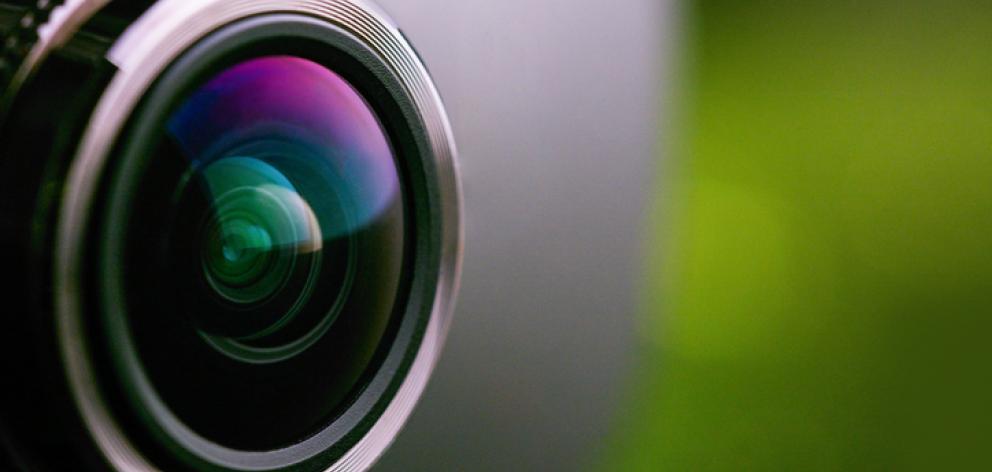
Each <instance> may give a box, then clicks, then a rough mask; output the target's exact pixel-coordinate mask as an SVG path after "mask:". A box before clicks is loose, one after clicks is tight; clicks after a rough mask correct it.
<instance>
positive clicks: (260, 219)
mask: <svg viewBox="0 0 992 472" xmlns="http://www.w3.org/2000/svg"><path fill="white" fill-rule="evenodd" d="M79 3H80V4H88V3H92V4H96V3H102V2H79ZM92 4H90V5H89V6H88V7H79V8H77V9H76V10H72V11H69V12H66V13H65V14H64V16H65V17H68V19H64V20H63V21H65V22H68V23H73V24H81V23H83V21H84V18H73V17H72V15H73V14H78V15H82V16H84V17H85V16H86V15H89V14H92V12H93V11H95V8H94V5H92ZM280 54H281V55H287V54H288V55H292V56H294V57H304V58H307V59H308V60H312V61H314V63H319V64H323V65H324V66H327V67H328V68H329V69H330V70H332V71H334V72H336V73H340V74H341V75H342V77H344V79H346V80H348V81H349V82H350V83H351V85H353V86H354V87H355V89H356V90H357V92H358V93H360V94H361V95H362V97H363V98H364V99H365V100H366V101H367V102H368V103H369V104H370V106H371V107H372V108H373V109H374V112H375V113H377V114H378V116H379V119H380V120H381V124H382V126H383V128H384V130H385V132H386V133H387V134H388V138H389V140H390V141H391V146H392V148H393V150H394V152H395V159H396V161H397V164H398V166H399V169H400V173H401V178H402V181H403V188H404V189H405V195H406V201H407V203H406V204H405V205H406V207H405V208H407V210H405V211H406V212H407V215H408V218H407V219H408V220H409V222H408V224H407V227H408V228H411V230H410V231H411V233H410V239H409V243H408V245H407V250H406V253H407V254H408V256H405V257H406V259H405V260H406V261H407V262H404V267H407V268H408V269H407V272H405V273H406V274H407V275H404V276H403V279H402V280H404V282H403V283H402V284H401V285H400V287H401V288H400V290H401V292H403V293H401V294H400V296H399V297H398V298H397V302H396V303H397V305H396V307H395V309H394V310H393V313H394V314H393V315H391V318H390V320H391V321H389V326H391V328H388V330H387V332H388V333H389V334H388V335H384V337H383V338H382V339H383V341H382V343H381V344H380V345H379V346H378V347H376V354H375V355H374V356H373V357H372V358H371V359H374V361H370V362H371V363H370V364H369V367H367V368H364V369H363V370H362V372H363V373H362V375H361V379H362V380H361V381H360V382H359V383H358V384H356V385H355V386H354V388H352V390H350V393H349V395H348V397H347V400H346V401H343V402H342V403H340V406H339V407H337V409H335V410H334V412H333V414H331V415H330V416H327V418H326V419H320V418H315V421H316V422H317V423H318V424H317V425H316V427H315V428H314V429H313V431H312V432H311V433H308V434H306V435H304V436H300V437H296V438H293V440H291V441H286V442H285V444H282V445H280V446H277V447H269V446H265V447H262V446H260V445H259V446H257V447H256V446H253V445H252V444H251V443H248V444H239V443H237V442H236V441H233V440H232V441H230V442H228V441H226V440H223V436H222V435H220V436H212V435H210V434H206V433H204V432H203V431H201V430H198V429H196V428H195V427H191V426H190V424H189V419H188V418H183V417H181V415H178V414H177V412H176V408H175V407H174V405H171V404H170V403H169V402H168V401H166V399H163V396H162V394H161V392H160V391H159V390H160V389H158V388H156V385H155V383H154V381H151V380H149V375H148V372H146V370H147V369H146V367H147V366H146V365H145V363H143V362H142V361H141V356H140V355H139V354H136V353H139V351H140V346H136V345H135V344H136V343H135V339H137V338H136V337H135V335H134V333H133V323H132V322H129V321H127V316H125V313H124V312H125V311H126V310H127V307H126V306H123V305H122V306H116V305H117V304H115V303H114V302H115V301H116V300H121V299H125V298H127V297H128V296H130V295H129V294H128V293H127V285H126V284H122V283H120V284H118V283H114V282H112V281H113V280H117V279H123V278H124V277H123V276H122V274H120V273H119V271H120V268H119V267H118V265H117V264H116V261H117V259H114V257H117V256H116V254H120V253H124V252H126V250H125V248H124V246H123V243H122V242H120V240H119V238H118V237H117V236H116V233H115V231H117V229H115V228H117V227H118V226H121V225H124V224H125V223H126V222H127V219H126V218H124V216H125V215H127V214H128V213H127V212H128V211H129V210H128V209H129V208H131V206H133V205H138V204H139V203H137V202H138V201H139V200H141V198H142V195H141V193H140V192H141V189H140V188H136V187H137V186H136V185H135V184H134V182H135V180H134V179H133V178H132V177H133V176H135V175H138V172H139V169H141V168H142V165H145V164H142V163H143V162H145V161H142V160H141V159H145V160H147V158H140V157H134V156H138V155H139V154H140V151H142V150H146V148H147V146H148V143H149V142H150V137H151V136H152V133H153V130H154V129H156V128H160V127H161V126H160V123H157V122H154V120H160V121H161V120H162V119H164V117H167V116H168V113H169V110H174V109H175V106H176V103H177V101H180V100H181V97H183V96H185V95H187V94H188V93H190V90H193V89H195V88H196V87H197V86H199V85H202V84H203V83H204V80H206V79H207V78H209V77H210V76H212V75H213V74H216V73H218V71H220V70H224V69H225V68H228V67H231V66H232V65H236V64H238V63H241V62H243V61H245V60H251V59H252V58H257V57H271V56H274V55H280ZM108 59H109V60H110V61H111V62H112V63H113V64H114V65H115V66H116V67H117V72H116V73H115V75H114V76H113V78H112V79H111V80H110V83H109V86H108V87H107V88H106V90H105V91H104V93H103V95H102V97H101V98H100V100H99V102H98V104H97V106H96V108H95V111H94V113H93V114H92V116H91V119H90V125H89V126H88V128H87V129H86V131H85V132H84V135H83V139H82V141H81V143H82V144H81V146H80V147H79V150H78V153H77V155H76V157H75V159H74V160H73V162H72V164H71V167H70V169H69V174H68V178H67V181H66V184H65V188H64V193H63V198H62V202H61V208H60V210H59V214H58V225H57V228H56V255H55V258H54V277H55V283H54V286H55V309H56V329H57V335H58V340H59V346H60V351H61V355H62V361H63V364H64V366H65V369H66V374H67V377H68V382H69V387H70V390H71V394H72V396H73V398H74V400H75V402H76V404H77V407H78V409H79V410H80V412H81V414H82V419H83V422H84V423H85V427H86V429H87V430H88V432H89V433H90V435H91V436H92V438H93V440H94V441H95V443H96V444H97V446H98V447H99V449H100V452H101V453H102V455H103V456H104V458H105V459H106V460H107V461H108V462H109V463H110V464H111V465H112V466H113V467H114V468H116V469H118V470H157V469H161V468H170V467H176V468H191V469H210V470H217V469H219V470H284V469H288V468H293V469H294V470H341V471H347V470H364V469H366V468H367V467H369V466H370V465H371V464H372V463H373V462H374V461H375V460H376V459H377V458H378V457H379V455H380V454H381V453H382V452H383V451H384V449H385V448H386V447H387V446H388V445H389V443H390V442H391V441H392V439H393V437H394V436H395V435H396V433H397V432H398V430H399V429H400V427H401V426H402V424H403V423H404V421H405V420H406V418H407V417H408V415H409V414H410V412H411V410H412V408H413V406H414V404H415V402H416V400H417V398H418V397H419V396H420V394H421V392H422V391H423V389H424V386H425V384H426V382H427V379H428V377H429V375H430V372H431V370H432V368H433V365H434V363H435V362H436V360H437V357H438V354H439V352H440V348H441V345H442V343H443V339H444V336H445V333H446V331H447V327H448V325H449V323H450V317H451V310H452V304H453V297H454V293H455V292H456V289H457V281H458V274H459V270H460V257H461V244H462V234H461V232H462V229H461V222H460V190H459V186H458V180H457V172H456V168H455V167H456V165H455V148H454V143H453V139H452V133H451V129H450V125H449V124H448V121H447V118H446V116H445V113H444V110H443V107H442V104H441V101H440V98H439V96H438V93H437V91H436V90H435V88H434V85H433V83H432V81H431V79H430V77H429V75H428V73H427V71H426V69H425V68H424V66H423V64H422V63H421V62H420V60H419V58H418V57H417V55H416V54H415V52H414V51H413V49H412V47H411V46H410V45H409V44H408V43H407V41H406V40H405V38H404V37H403V35H402V34H401V33H400V32H399V30H398V29H397V28H396V27H395V25H393V24H392V23H391V21H390V20H388V19H387V18H386V16H385V15H383V13H382V12H381V11H379V10H378V9H377V8H376V7H374V6H372V5H370V4H368V3H366V2H361V1H357V0H321V1H317V0H309V1H306V0H267V1H263V0H201V1H197V2H189V1H186V0H162V1H159V2H157V3H156V4H155V5H154V6H153V7H152V8H151V9H149V10H148V11H147V12H146V13H145V14H144V15H143V16H141V17H140V18H139V19H138V20H137V21H136V22H135V23H134V24H132V25H131V26H130V27H129V28H128V30H126V31H125V32H124V34H123V35H122V36H121V37H120V38H119V39H118V41H117V42H116V43H115V44H114V46H113V47H112V49H111V50H110V52H109V54H108ZM287 86H291V85H290V84H287ZM217 162H218V163H222V162H225V161H223V160H221V161H217ZM227 162H232V163H233V164H231V165H235V166H236V165H254V164H251V163H248V164H245V161H237V160H231V161H227ZM218 165H220V164H218ZM225 172H227V173H228V174H230V173H231V172H236V171H232V170H229V169H227V170H225ZM268 192H269V193H266V190H258V189H255V190H252V189H246V188H240V187H239V188H231V189H228V190H226V191H225V192H223V194H222V195H219V201H220V202H221V204H222V207H221V208H222V209H223V214H222V215H220V216H217V215H213V216H209V217H204V218H201V219H200V220H197V221H199V223H200V224H202V228H203V230H202V234H203V240H204V241H207V243H205V247H206V249H204V250H203V251H200V252H198V253H196V258H195V260H196V261H197V263H198V264H199V265H198V269H199V270H200V272H201V273H202V274H203V275H204V280H205V281H206V284H207V286H209V287H211V289H212V290H214V291H215V292H216V293H217V294H219V295H220V296H221V297H219V298H223V299H224V300H225V303H228V304H230V305H245V304H252V303H256V304H263V303H269V302H270V300H274V298H273V297H274V296H275V295H273V294H276V293H279V292H280V290H283V289H284V288H285V287H288V286H292V284H293V283H294V282H293V280H292V277H294V275H293V274H295V273H299V274H302V275H299V278H300V280H301V281H302V282H300V285H299V287H300V288H299V289H298V290H297V291H295V292H293V293H291V294H290V295H288V296H287V297H288V298H286V300H287V301H286V302H285V303H286V306H287V307H289V308H285V310H284V311H282V312H279V313H280V316H276V317H272V318H259V319H257V320H256V321H253V322H252V323H254V324H251V325H246V326H248V327H247V328H245V330H244V331H232V330H226V329H225V326H226V324H227V323H228V321H229V320H224V319H219V320H202V323H203V325H202V327H203V329H202V330H201V334H200V335H201V336H202V337H203V339H204V340H205V341H206V342H205V344H207V345H211V346H212V347H213V348H214V349H216V350H217V351H221V352H223V353H224V355H226V356H228V357H230V358H232V359H237V358H241V359H242V360H245V361H246V364H248V365H249V367H245V368H246V369H247V368H254V367H250V366H251V365H258V366H262V367H259V368H265V366H267V365H272V364H274V363H280V362H284V361H286V359H289V358H295V357H300V356H302V355H303V354H301V353H302V352H304V351H306V349H308V348H309V347H310V346H311V345H315V343H317V342H318V341H319V339H320V338H321V337H322V336H325V333H327V332H328V330H329V329H331V328H330V326H332V325H334V324H335V323H336V322H335V319H334V316H328V317H325V318H315V319H313V320H306V319H301V320H297V319H295V318H294V316H295V314H296V311H294V310H296V308H294V307H297V305H298V303H297V300H299V299H303V298H306V296H307V294H309V293H310V292H319V291H321V290H322V289H326V287H321V286H307V283H308V281H309V280H311V278H312V277H311V275H312V273H313V271H312V270H311V269H310V268H311V267H314V265H315V264H321V263H322V262H321V261H319V260H317V261H306V260H301V259H298V258H292V257H288V256H286V257H284V256H283V255H281V254H280V253H279V252H277V251H274V250H272V251H268V250H269V249H270V248H271V247H275V242H276V241H279V240H280V239H287V238H288V239H300V240H302V241H305V244H320V243H319V242H314V241H316V240H320V239H321V238H323V237H325V236H326V234H324V233H323V232H322V230H321V228H320V226H319V225H318V223H316V220H308V219H307V218H308V217H307V214H306V213H305V212H301V211H299V210H298V209H296V208H295V207H293V206H292V204H287V203H286V202H287V201H288V200H286V199H285V198H284V197H282V196H280V195H278V194H274V193H272V192H271V191H268ZM246 202H247V203H246ZM249 207H250V209H249V210H246V208H249ZM259 209H264V210H265V213H264V214H262V213H259V211H261V210H259ZM350 218H352V219H355V216H354V215H352V216H351V217H350ZM193 220H196V219H195V218H191V219H190V221H193ZM294 221H312V223H311V224H310V226H309V227H307V226H306V225H303V226H299V227H294V226H292V224H291V223H292V222H294ZM114 222H117V223H116V224H114ZM108 223H109V224H108ZM107 228H111V229H107ZM349 244H350V243H349ZM315 247H316V246H314V247H311V248H310V250H315V249H314V248H315ZM348 247H351V246H348ZM359 250H360V249H354V248H352V249H343V251H344V252H342V254H352V255H353V254H354V251H359ZM266 251H268V252H266ZM349 251H351V252H349ZM93 254H106V256H99V255H98V256H94V255H93ZM191 257H192V256H191ZM349 257H350V256H349ZM191 260H193V259H191ZM349 260H351V259H349ZM359 266H361V264H359ZM342 267H345V269H342V270H344V272H343V274H345V275H343V276H342V280H345V281H348V280H350V279H348V277H354V276H353V275H348V274H350V273H351V272H349V271H352V269H348V268H347V267H350V266H347V265H344V266H342ZM273 268H274V269H273ZM308 271H309V272H308ZM270 273H271V274H273V275H272V276H271V277H270V278H266V276H267V274H270ZM308 274H311V275H308ZM94 277H97V278H99V279H100V280H106V281H108V282H107V283H106V286H107V287H105V288H101V289H100V290H97V291H96V292H98V293H97V294H94V290H92V285H91V284H89V283H88V282H87V281H92V280H93V279H94ZM353 283H360V282H354V281H348V282H347V284H353ZM341 286H342V287H344V288H342V289H341V290H345V291H347V290H351V288H349V287H352V286H351V285H346V284H345V282H342V285H341ZM356 286H357V285H356ZM342 297H343V296H342ZM331 298H332V301H333V300H336V298H334V297H331ZM218 303H220V302H218ZM272 303H275V302H272ZM338 304H339V302H337V301H335V302H334V303H332V304H331V305H334V307H335V308H333V309H329V310H328V313H336V310H338V308H337V305H338ZM94 307H96V308H94ZM235 311H236V310H235ZM211 323H216V324H211ZM296 325H298V326H296ZM283 326H295V328H294V329H297V331H298V333H299V336H296V337H291V338H287V339H288V341H272V342H271V343H270V344H265V343H264V342H263V341H262V340H265V339H267V338H266V337H267V336H272V333H273V332H275V330H276V329H275V328H274V327H283ZM382 329H386V328H382ZM108 345H112V347H109V348H108V347H107V346H108ZM307 355H309V354H307ZM294 356H295V357H294ZM107 358H110V362H109V364H111V365H113V366H114V367H113V368H112V369H109V370H112V371H115V372H120V373H119V374H116V375H123V376H126V380H125V381H120V379H118V381H117V382H116V383H115V381H114V380H113V377H114V375H115V374H113V373H109V374H108V372H107V371H108V369H107V368H106V367H104V366H102V363H101V360H102V359H107ZM218 438H221V439H218Z"/></svg>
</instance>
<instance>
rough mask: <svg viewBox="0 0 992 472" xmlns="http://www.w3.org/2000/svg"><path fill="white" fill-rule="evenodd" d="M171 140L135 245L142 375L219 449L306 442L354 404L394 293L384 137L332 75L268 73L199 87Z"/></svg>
mask: <svg viewBox="0 0 992 472" xmlns="http://www.w3.org/2000/svg"><path fill="white" fill-rule="evenodd" d="M162 135H163V138H162V140H161V143H160V144H159V145H158V146H157V148H155V149H154V151H153V152H152V154H151V156H149V158H148V159H145V162H146V164H145V165H144V166H143V167H142V171H141V173H140V175H141V177H140V179H138V184H137V187H136V192H135V194H136V195H138V197H136V201H135V202H133V204H132V205H131V209H130V213H129V218H128V224H127V228H126V229H125V231H126V235H125V237H126V241H127V243H126V254H125V257H124V265H125V274H126V277H127V282H126V284H127V287H128V290H127V292H128V293H127V294H126V295H125V296H126V297H127V298H128V306H129V310H128V312H129V315H128V321H129V325H130V330H131V332H132V334H133V336H134V338H135V343H134V344H135V346H136V348H137V350H138V352H139V354H140V356H139V357H140V362H141V365H142V368H143V369H144V371H145V372H147V375H148V378H149V380H150V382H151V384H152V386H153V387H154V389H155V391H156V395H157V397H158V398H160V399H161V401H162V403H163V404H164V406H165V407H166V408H168V409H169V410H170V411H172V412H173V414H174V415H175V417H177V418H179V419H180V420H181V421H182V422H184V423H185V424H187V425H188V426H190V427H191V429H192V430H194V431H196V432H197V433H198V434H201V435H203V436H205V437H207V438H208V439H211V440H213V441H216V442H219V443H222V444H225V445H228V446H230V447H236V448H242V449H264V448H271V447H277V446H280V445H285V444H288V443H291V442H293V441H295V440H298V439H300V438H301V437H305V435H306V434H309V433H310V432H313V431H314V430H315V428H318V427H319V426H320V425H321V424H325V423H326V422H327V421H328V420H329V419H328V418H329V416H330V415H332V414H333V413H334V412H335V411H337V410H336V409H337V408H338V407H339V406H340V405H341V404H342V402H344V401H345V400H346V399H347V398H349V394H352V393H354V390H355V388H356V385H358V384H359V383H360V379H361V378H362V376H363V372H365V371H366V369H367V368H368V367H369V365H370V364H371V363H372V362H373V359H374V357H375V353H376V349H377V347H378V346H379V345H380V344H381V343H382V341H383V339H384V337H385V336H386V335H387V332H388V326H389V325H390V319H391V317H392V314H393V312H394V311H395V310H394V307H395V305H396V303H397V300H398V293H399V292H401V290H400V287H401V284H402V282H403V280H404V277H403V273H404V270H403V269H404V263H403V261H404V253H405V251H406V247H407V243H406V240H407V234H406V233H407V231H406V229H405V228H406V223H405V215H404V199H403V189H402V186H401V183H400V172H399V170H398V168H397V164H396V162H397V161H396V159H395V156H394V155H393V152H392V150H391V146H390V143H389V140H388V138H387V135H386V133H385V132H384V128H383V126H382V125H381V123H380V121H379V119H378V118H377V115H376V113H375V111H374V110H373V108H372V107H371V106H370V105H369V103H368V102H366V100H364V99H363V97H362V95H361V94H360V93H359V92H358V91H357V90H356V89H355V87H353V86H352V85H351V84H350V83H349V82H348V81H347V80H345V79H344V78H343V77H342V76H340V75H338V74H336V73H335V72H333V71H332V70H331V69H329V68H328V67H325V66H324V65H322V64H319V63H316V62H313V61H311V60H308V59H304V58H300V57H292V56H266V57H261V58H254V59H250V60H247V61H244V62H241V63H238V64H235V65H233V66H231V67H229V68H227V69H225V70H222V71H221V72H219V73H218V74H216V75H214V76H212V77H211V78H208V79H207V80H206V81H204V82H203V83H201V84H199V85H198V86H197V87H196V88H195V89H194V90H193V91H192V92H191V93H189V94H188V95H187V96H185V97H183V98H181V99H180V100H178V102H177V103H176V104H175V106H174V107H173V108H172V109H171V111H170V112H169V114H168V116H167V117H166V119H165V120H164V121H163V125H162ZM260 431H264V433H260Z"/></svg>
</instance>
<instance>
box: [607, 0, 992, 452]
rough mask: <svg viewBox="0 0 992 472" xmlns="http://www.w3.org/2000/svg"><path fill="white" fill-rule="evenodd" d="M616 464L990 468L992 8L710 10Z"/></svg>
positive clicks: (619, 429)
mask: <svg viewBox="0 0 992 472" xmlns="http://www.w3.org/2000/svg"><path fill="white" fill-rule="evenodd" d="M684 10H685V12H684V13H685V17H686V23H685V25H684V35H683V36H684V38H685V41H684V45H683V47H682V48H681V49H682V53H681V54H680V61H679V62H680V64H681V66H680V68H679V69H680V71H681V72H680V74H679V75H678V77H676V80H675V83H676V84H677V85H676V86H675V87H674V89H675V92H673V94H671V95H673V96H674V97H675V98H674V99H673V101H674V102H676V103H678V104H679V106H678V107H676V108H675V109H674V110H668V112H669V115H670V116H671V117H673V120H672V122H673V125H672V126H670V127H668V128H669V129H668V131H666V132H665V133H662V134H663V139H662V143H661V147H662V149H663V150H664V151H665V155H666V159H664V165H663V167H662V169H660V170H659V173H660V177H659V178H660V180H661V184H660V185H659V192H658V195H657V198H656V201H655V203H654V208H653V212H652V218H651V222H652V223H651V228H652V231H653V233H652V234H653V237H652V238H653V239H652V240H651V242H650V244H649V253H650V255H649V258H648V259H647V263H646V269H645V270H646V271H647V272H648V276H647V277H646V282H645V284H644V287H643V290H642V297H641V300H642V303H641V312H642V314H643V320H642V330H641V334H642V338H643V340H644V346H645V347H644V348H643V349H642V352H641V355H642V358H641V362H640V367H639V369H638V370H637V371H636V372H635V375H634V376H633V377H634V384H633V385H631V394H630V398H629V401H628V402H626V404H625V407H624V410H623V411H622V412H621V416H620V418H619V419H618V421H617V424H616V427H615V434H614V435H613V438H614V439H613V441H612V443H611V444H610V445H609V448H608V451H609V452H608V453H607V455H606V457H605V459H604V460H603V463H602V464H601V465H602V468H603V469H605V470H961V469H968V470H992V459H990V457H992V427H990V425H992V420H990V417H992V412H990V410H992V406H990V404H992V389H990V385H992V381H990V377H992V373H990V372H992V370H990V367H989V363H990V362H989V361H990V360H992V339H990V338H992V337H990V336H989V334H990V327H992V323H990V322H989V317H990V315H992V2H988V1H941V2H935V1H914V0H910V1H895V0H893V1H874V2H872V1H829V2H828V1H823V2H784V1H782V2H772V1H757V2H756V1H747V2H744V1H703V2H697V3H693V4H689V5H686V7H685V8H684Z"/></svg>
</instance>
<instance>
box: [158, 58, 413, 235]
mask: <svg viewBox="0 0 992 472" xmlns="http://www.w3.org/2000/svg"><path fill="white" fill-rule="evenodd" d="M168 129H169V132H170V134H171V135H172V137H173V138H174V139H175V141H176V142H177V143H178V145H179V147H180V148H181V149H182V150H183V152H184V154H185V155H186V157H187V158H188V159H190V161H191V164H192V165H193V166H196V167H200V166H206V165H209V164H210V163H213V162H216V161H218V160H221V159H225V158H245V157H248V158H251V157H255V158H262V159H263V160H265V161H266V162H268V163H269V164H273V165H275V167H276V168H280V167H285V166H290V167H304V168H306V171H307V172H318V173H319V175H309V176H307V178H310V179H314V178H319V179H322V180H323V181H324V182H323V183H324V184H325V185H326V186H327V187H328V189H329V191H331V190H332V191H334V192H335V193H337V194H338V195H339V196H342V197H344V198H345V199H347V200H349V208H348V210H349V213H350V215H349V216H350V218H349V221H348V222H347V223H345V222H340V221H339V222H334V223H330V222H325V225H324V226H323V229H324V230H325V233H324V236H330V237H334V236H340V235H342V234H345V233H349V232H354V231H356V230H357V229H359V228H361V227H364V226H366V225H368V224H370V223H372V222H373V221H375V219H376V218H377V216H378V215H380V214H381V212H382V211H383V210H384V209H386V208H387V207H388V206H389V205H390V204H391V202H393V201H394V200H395V199H396V198H398V193H399V177H398V175H397V170H396V165H395V161H394V160H393V155H392V151H391V149H390V146H389V144H388V142H387V139H386V136H385V133H384V132H383V129H382V126H381V125H380V123H379V121H378V119H377V118H376V116H375V115H374V113H373V111H372V109H371V108H370V106H369V105H368V103H366V101H365V100H364V99H363V98H362V97H361V95H359V93H358V92H357V91H356V90H355V88H354V87H352V86H351V84H349V83H348V82H347V81H345V80H344V79H343V78H342V77H341V76H339V75H338V74H336V73H334V72H332V71H331V70H329V69H327V68H326V67H324V66H322V65H320V64H317V63H315V62H312V61H310V60H307V59H302V58H299V57H292V56H270V57H263V58H258V59H252V60H249V61H246V62H243V63H241V64H238V65H236V66H234V67H231V68H230V69H227V70H226V71H224V72H222V73H220V74H219V75H217V76H216V77H215V78H213V79H212V80H210V81H209V82H208V83H206V84H205V85H203V86H202V87H201V88H200V89H198V90H197V91H196V92H194V93H193V94H192V95H191V96H190V97H189V98H188V100H187V101H186V102H185V103H184V104H183V105H182V106H181V108H180V109H179V110H178V111H177V112H176V113H175V114H174V115H173V116H172V118H171V119H170V120H169V123H168ZM246 153H247V154H248V155H246ZM251 153H255V154H256V155H250V154H251ZM273 161H275V162H273ZM279 161H282V162H279ZM301 161H305V162H301ZM297 170H299V169H297Z"/></svg>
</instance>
